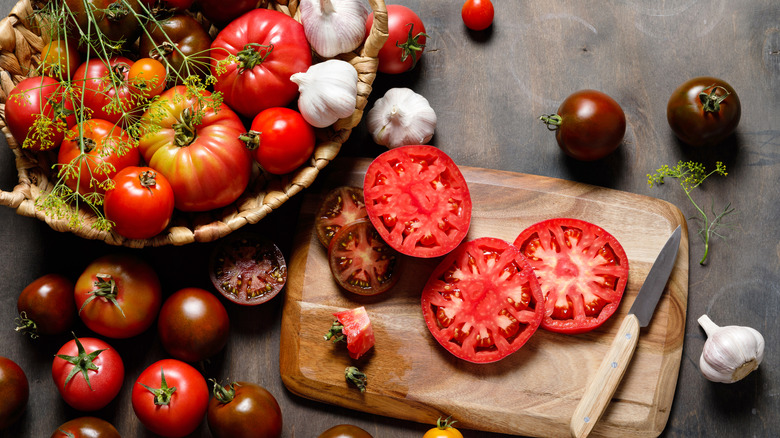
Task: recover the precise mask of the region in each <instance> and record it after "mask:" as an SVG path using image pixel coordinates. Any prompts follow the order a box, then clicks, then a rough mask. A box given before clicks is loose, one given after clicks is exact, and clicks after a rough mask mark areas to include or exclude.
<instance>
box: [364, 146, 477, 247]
mask: <svg viewBox="0 0 780 438" xmlns="http://www.w3.org/2000/svg"><path fill="white" fill-rule="evenodd" d="M363 192H364V194H365V200H366V211H368V217H369V218H370V219H371V222H372V223H373V224H374V226H375V227H376V229H377V231H379V234H380V235H381V236H382V238H383V239H384V240H385V241H386V242H387V243H388V244H389V245H390V246H392V247H393V248H395V249H396V250H397V251H398V252H400V253H402V254H406V255H410V256H414V257H426V258H430V257H439V256H442V255H444V254H447V253H448V252H450V251H452V250H453V249H455V247H456V246H458V244H460V242H461V241H463V239H464V238H465V237H466V234H467V233H468V231H469V225H470V224H471V194H470V192H469V188H468V185H467V184H466V180H465V179H464V178H463V174H461V172H460V169H458V166H457V165H456V164H455V162H454V161H452V158H450V157H449V156H448V155H447V154H445V153H444V152H442V151H441V150H439V149H438V148H435V147H433V146H419V145H412V146H401V147H398V148H395V149H390V150H389V151H387V152H384V153H382V154H381V155H379V156H378V157H377V158H376V159H374V161H373V162H371V164H370V165H369V166H368V170H367V171H366V177H365V179H364V182H363Z"/></svg>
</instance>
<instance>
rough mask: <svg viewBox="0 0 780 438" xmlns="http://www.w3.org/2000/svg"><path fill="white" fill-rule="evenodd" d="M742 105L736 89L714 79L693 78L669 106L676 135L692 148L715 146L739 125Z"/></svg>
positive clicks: (669, 115) (672, 97) (672, 126)
mask: <svg viewBox="0 0 780 438" xmlns="http://www.w3.org/2000/svg"><path fill="white" fill-rule="evenodd" d="M741 116H742V105H741V104H740V102H739V96H737V92H736V91H734V88H733V87H732V86H731V85H729V84H728V83H727V82H726V81H724V80H722V79H718V78H712V77H699V78H693V79H691V80H689V81H687V82H685V83H684V84H682V85H680V86H679V87H677V89H676V90H674V92H673V93H672V96H671V97H670V98H669V103H668V104H667V105H666V119H667V121H668V122H669V126H670V127H671V128H672V131H673V132H674V134H675V135H676V136H677V138H679V139H680V140H681V141H682V142H683V143H687V144H689V145H691V146H707V145H715V144H717V143H719V142H721V141H722V140H723V139H725V138H726V137H728V136H729V135H730V134H731V133H732V132H734V130H735V129H736V128H737V125H739V119H740V118H741Z"/></svg>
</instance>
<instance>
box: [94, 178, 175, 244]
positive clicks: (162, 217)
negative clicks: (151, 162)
mask: <svg viewBox="0 0 780 438" xmlns="http://www.w3.org/2000/svg"><path fill="white" fill-rule="evenodd" d="M114 184H115V186H114V188H113V189H111V190H109V191H108V192H106V197H105V199H104V200H103V210H104V212H105V214H106V219H108V220H110V221H112V222H114V231H116V232H117V233H118V234H121V235H122V236H125V237H127V238H128V239H148V238H150V237H153V236H156V235H157V234H160V232H162V231H163V230H164V229H165V227H167V226H168V223H169V222H170V220H171V214H173V205H174V201H173V189H172V188H171V185H170V183H168V180H167V179H165V177H164V176H163V175H161V174H158V173H157V172H156V171H155V170H154V169H152V168H151V167H137V166H130V167H125V168H124V169H122V170H120V171H119V172H118V173H117V174H116V175H115V176H114Z"/></svg>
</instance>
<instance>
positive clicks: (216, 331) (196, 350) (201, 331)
mask: <svg viewBox="0 0 780 438" xmlns="http://www.w3.org/2000/svg"><path fill="white" fill-rule="evenodd" d="M229 330H230V320H229V319H228V314H227V310H225V306H223V305H222V303H221V302H220V301H219V298H217V297H216V296H215V295H214V294H212V293H211V292H209V291H207V290H203V289H200V288H196V287H188V288H184V289H180V290H178V291H176V292H174V293H173V295H171V296H170V297H168V299H166V300H165V303H163V306H162V308H161V309H160V317H159V318H158V319H157V333H158V334H159V336H160V342H161V343H162V346H163V348H165V351H167V352H168V354H170V355H171V356H173V357H175V358H176V359H181V360H183V361H186V362H198V361H201V360H205V359H208V358H210V357H211V356H214V355H215V354H217V353H219V351H220V350H222V349H223V348H224V347H225V345H226V344H227V340H228V332H229Z"/></svg>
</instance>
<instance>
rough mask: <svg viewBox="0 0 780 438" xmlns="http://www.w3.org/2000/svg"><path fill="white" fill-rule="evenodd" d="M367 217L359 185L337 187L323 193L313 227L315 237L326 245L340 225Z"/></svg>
mask: <svg viewBox="0 0 780 438" xmlns="http://www.w3.org/2000/svg"><path fill="white" fill-rule="evenodd" d="M367 217H368V213H366V203H365V202H364V201H363V189H361V188H359V187H350V186H344V187H337V188H335V189H333V190H331V191H330V192H328V194H326V195H325V200H323V201H322V204H321V205H320V209H319V211H317V216H316V218H315V220H314V228H315V229H316V230H317V238H318V239H319V240H320V243H322V244H323V245H325V247H327V246H328V245H329V244H330V241H331V239H333V236H334V235H335V234H336V233H337V232H338V231H339V229H341V227H343V226H345V225H347V224H350V223H352V222H355V221H356V220H358V219H364V218H367Z"/></svg>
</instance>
